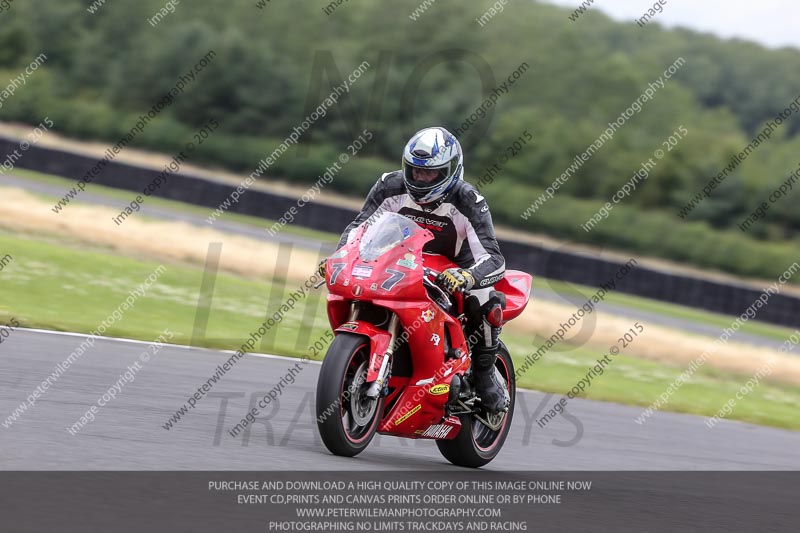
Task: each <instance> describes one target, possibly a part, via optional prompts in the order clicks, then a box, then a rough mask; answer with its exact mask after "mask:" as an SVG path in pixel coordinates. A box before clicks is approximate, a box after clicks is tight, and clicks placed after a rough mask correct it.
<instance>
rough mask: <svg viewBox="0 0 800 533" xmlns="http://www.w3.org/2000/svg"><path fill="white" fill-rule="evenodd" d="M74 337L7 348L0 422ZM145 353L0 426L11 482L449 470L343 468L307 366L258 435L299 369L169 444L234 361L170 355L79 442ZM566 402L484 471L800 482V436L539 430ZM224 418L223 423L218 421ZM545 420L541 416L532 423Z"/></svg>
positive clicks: (0, 465)
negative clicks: (101, 402) (775, 477)
mask: <svg viewBox="0 0 800 533" xmlns="http://www.w3.org/2000/svg"><path fill="white" fill-rule="evenodd" d="M83 339H84V336H82V335H76V334H68V333H67V334H65V333H52V332H40V331H35V330H22V329H18V330H16V331H14V332H13V334H12V336H11V337H9V338H8V339H6V340H5V341H4V342H3V343H2V345H0V422H4V423H7V417H8V416H9V415H10V414H11V413H12V412H13V411H14V410H15V409H16V408H17V407H19V405H20V403H21V402H23V401H25V400H26V398H27V397H28V396H29V395H30V394H32V392H33V390H34V389H35V388H36V386H37V385H39V384H40V383H41V382H42V381H43V380H44V379H45V378H46V377H47V376H48V375H50V373H51V372H52V371H53V369H54V367H55V366H56V364H58V363H59V362H61V361H63V360H64V359H65V358H66V356H67V355H69V354H70V353H71V352H72V351H73V350H74V349H75V348H77V346H78V345H79V344H80V343H81V342H82V340H83ZM147 344H148V343H139V342H135V341H125V340H117V339H98V340H97V341H96V343H95V345H94V347H93V348H90V349H89V350H87V352H86V353H85V354H84V355H83V356H82V357H81V358H80V359H79V360H78V361H77V362H76V363H75V364H74V365H72V366H71V367H70V368H69V369H68V370H67V371H66V372H65V373H64V374H63V375H61V376H60V377H59V378H58V380H57V381H56V383H55V384H54V385H53V386H52V387H50V388H49V389H48V390H46V391H45V394H44V395H43V396H42V397H41V398H40V399H39V400H38V401H37V403H36V404H35V405H34V406H33V407H32V408H29V409H28V410H27V411H26V412H24V413H23V414H22V416H21V417H20V418H19V419H18V420H17V421H15V422H13V423H12V424H11V425H10V426H9V427H4V426H3V425H0V469H2V470H368V471H369V470H371V471H375V470H395V469H402V470H409V469H413V470H441V469H445V470H446V469H452V468H454V467H452V466H451V465H450V464H449V463H447V462H446V461H445V460H444V458H442V457H441V456H440V455H439V452H438V450H437V449H436V446H435V444H434V443H433V442H430V441H407V440H403V439H397V438H393V437H381V436H378V437H376V439H375V440H374V441H373V442H372V444H371V445H370V447H369V448H368V449H367V450H366V451H365V452H364V453H362V454H361V455H360V456H358V457H356V458H352V459H345V458H339V457H334V456H332V455H331V454H330V453H328V451H327V450H326V449H325V448H324V447H323V446H322V443H321V441H320V439H319V436H318V435H317V432H316V427H315V424H314V423H313V422H314V414H313V409H314V390H315V386H316V381H317V375H318V371H319V365H318V364H316V363H308V364H306V365H302V363H301V368H302V371H301V372H300V374H299V375H298V376H297V378H296V381H295V383H294V384H290V385H288V387H287V388H285V389H284V390H283V392H282V394H281V396H280V397H279V401H278V403H275V404H274V405H275V407H274V408H273V409H271V410H270V409H269V408H267V409H266V410H265V413H262V415H261V416H262V418H261V419H260V420H257V422H256V423H255V424H254V425H252V426H250V427H249V428H248V429H249V430H252V431H249V432H248V430H245V432H244V433H243V434H240V435H238V436H237V437H232V436H230V435H229V434H228V430H229V429H231V428H232V427H233V426H234V425H235V424H236V423H238V422H239V420H240V419H241V418H242V417H243V416H244V415H245V414H246V412H247V411H248V409H249V408H250V405H251V402H253V404H254V403H255V402H256V401H257V400H258V399H259V398H261V397H263V395H264V394H266V393H267V392H268V391H269V390H270V389H272V388H273V387H275V385H276V384H277V383H278V382H279V381H280V380H281V378H282V377H283V376H284V375H285V374H286V373H287V371H288V369H289V368H290V367H293V366H294V365H295V363H297V362H298V360H296V359H288V358H283V357H275V356H263V355H261V356H259V355H248V356H247V357H245V358H243V359H242V360H241V361H239V362H238V363H237V365H236V366H235V367H234V368H233V369H231V370H230V371H229V372H228V373H227V374H225V375H224V376H223V377H222V378H221V379H220V380H219V381H217V383H216V384H215V385H214V386H213V388H212V389H211V390H210V392H209V393H208V394H207V395H206V396H205V397H203V398H202V399H201V400H200V401H198V402H197V407H196V408H195V409H193V410H191V411H189V414H188V415H185V416H184V417H183V418H182V419H181V420H180V421H179V422H178V423H177V424H175V425H174V426H173V427H172V428H171V429H170V430H169V431H168V430H166V429H164V428H163V427H162V426H163V425H164V424H165V423H166V422H167V421H168V420H169V418H170V416H171V415H173V414H174V413H175V411H176V410H177V409H178V408H180V407H181V406H182V405H183V403H184V402H186V401H187V398H188V397H189V396H190V395H192V394H193V393H194V392H195V391H196V390H197V389H198V388H199V387H200V386H201V385H203V383H205V382H206V381H207V380H208V379H209V377H211V376H212V375H213V374H214V373H215V372H216V368H217V366H218V365H221V364H222V363H223V362H224V361H226V360H227V359H228V358H229V357H230V354H227V353H222V352H216V351H212V350H205V349H189V348H186V347H180V346H165V347H164V348H163V349H162V350H161V351H160V352H159V353H158V354H157V355H155V356H153V357H152V359H150V360H149V361H148V362H146V363H142V364H141V370H140V371H139V372H138V373H137V374H136V376H135V379H134V381H132V382H130V383H128V384H125V385H124V386H122V388H121V391H120V392H119V394H117V396H116V399H113V400H112V401H111V402H110V403H108V404H107V405H106V406H105V407H102V408H100V409H99V411H98V412H97V414H96V419H95V420H94V421H93V422H90V423H88V424H87V425H86V426H85V427H83V429H81V430H80V431H78V432H77V433H76V434H75V435H71V434H70V433H69V432H68V431H67V428H68V427H70V426H71V425H72V424H74V423H75V422H76V421H78V419H79V418H80V417H81V415H83V414H84V413H85V412H86V411H87V409H89V408H90V406H91V405H93V404H94V405H96V402H97V399H98V398H99V397H100V396H101V395H103V394H104V393H105V392H106V391H107V390H108V389H109V388H111V387H112V386H113V385H114V384H115V383H117V382H118V380H119V379H120V375H121V373H123V372H124V371H125V369H126V367H127V366H128V365H131V364H133V363H134V362H135V361H137V360H139V356H140V354H141V353H142V352H143V351H144V350H145V348H146V347H147ZM555 401H557V398H556V397H551V395H546V394H542V393H539V392H534V391H520V394H519V396H518V400H517V407H516V411H515V415H514V421H513V427H512V430H511V433H510V435H509V438H508V440H507V441H506V444H505V447H504V449H503V451H502V452H501V453H500V455H499V456H498V457H497V458H496V459H495V460H494V461H493V462H492V463H490V464H489V465H488V466H487V467H486V468H485V469H487V470H503V471H511V470H514V471H520V470H526V471H539V470H547V471H551V470H800V433H795V432H790V431H783V430H779V429H773V428H766V427H759V426H753V425H749V424H744V423H740V422H729V421H723V422H721V423H720V424H719V425H717V426H715V427H714V428H713V429H709V428H708V427H706V426H705V424H704V423H703V421H704V419H703V418H701V417H696V416H689V415H681V414H673V413H656V414H654V415H653V416H652V417H651V418H650V419H649V420H648V421H647V422H646V423H644V424H643V425H639V424H637V423H636V422H635V421H634V420H635V419H636V417H637V416H638V415H639V414H640V413H641V412H642V409H641V408H638V407H626V406H621V405H616V404H612V403H603V402H595V401H588V400H577V399H576V400H573V401H572V402H570V404H569V406H568V410H567V412H568V413H569V415H570V416H569V417H558V418H557V419H555V420H553V421H552V422H551V423H549V424H548V425H547V426H546V427H545V428H544V429H540V428H539V427H538V426H537V425H536V423H535V421H534V417H538V416H541V415H542V414H543V413H544V412H545V411H546V410H547V409H549V407H550V406H551V405H552V404H553V403H555ZM222 407H225V409H222ZM537 412H538V415H536V413H537Z"/></svg>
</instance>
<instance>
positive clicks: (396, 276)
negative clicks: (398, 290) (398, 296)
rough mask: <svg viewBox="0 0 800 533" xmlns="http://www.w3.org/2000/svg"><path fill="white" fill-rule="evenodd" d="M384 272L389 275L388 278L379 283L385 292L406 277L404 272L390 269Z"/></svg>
mask: <svg viewBox="0 0 800 533" xmlns="http://www.w3.org/2000/svg"><path fill="white" fill-rule="evenodd" d="M386 272H387V273H388V274H389V277H388V278H386V281H384V282H383V283H381V289H383V290H385V291H390V290H392V289H393V288H394V286H395V285H397V284H398V283H400V280H401V279H403V278H404V277H406V274H405V272H400V271H399V270H393V269H391V268H387V269H386Z"/></svg>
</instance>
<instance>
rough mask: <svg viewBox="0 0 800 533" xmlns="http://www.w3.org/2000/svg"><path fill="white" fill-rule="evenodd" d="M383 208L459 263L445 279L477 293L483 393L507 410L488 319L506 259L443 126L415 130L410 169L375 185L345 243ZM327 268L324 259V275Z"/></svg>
mask: <svg viewBox="0 0 800 533" xmlns="http://www.w3.org/2000/svg"><path fill="white" fill-rule="evenodd" d="M379 210H380V212H396V213H399V214H401V215H404V216H406V217H408V218H410V219H411V220H414V221H415V222H416V223H417V224H419V225H420V226H421V227H423V228H426V229H428V230H430V231H431V233H433V235H434V239H433V240H431V241H429V242H428V243H427V244H426V245H425V248H424V252H427V253H436V254H441V255H444V256H446V257H448V258H450V259H451V260H452V261H453V262H454V263H456V264H457V265H458V267H457V268H448V269H447V270H445V271H444V272H443V273H442V274H441V275H440V276H439V277H438V278H437V283H438V284H439V285H441V286H442V287H443V288H445V289H446V290H447V291H448V292H450V293H451V294H452V293H454V292H456V291H459V290H469V291H470V295H471V296H475V298H476V299H477V304H479V305H480V308H478V307H477V305H473V306H472V308H473V309H474V312H473V313H471V318H469V319H468V322H467V327H466V330H467V331H466V335H467V337H468V338H470V339H473V340H475V341H476V342H474V343H471V345H472V368H473V375H474V378H475V384H476V388H477V392H478V396H479V397H480V398H481V403H482V404H483V406H484V407H485V408H486V410H487V411H489V412H490V413H498V412H502V411H505V410H507V409H508V405H509V398H508V393H507V391H506V390H505V389H504V388H503V387H502V385H501V384H500V383H499V382H498V380H497V377H496V375H495V372H494V364H495V361H496V359H497V355H498V348H499V335H500V328H499V327H495V326H493V325H492V324H491V323H490V322H489V321H488V320H487V316H486V315H487V313H488V311H489V309H490V305H491V304H492V303H493V302H496V301H497V300H496V298H490V297H491V295H492V286H493V285H494V284H495V283H497V282H498V281H500V280H501V279H502V278H503V276H504V274H505V259H504V258H503V255H502V254H501V253H500V247H499V245H498V243H497V238H496V237H495V233H494V226H493V224H492V217H491V215H490V214H489V206H488V205H487V204H486V200H485V199H484V197H483V196H481V195H480V194H479V193H478V191H477V190H476V189H475V187H473V186H472V185H470V184H469V183H467V182H466V181H464V157H463V153H462V151H461V145H460V144H459V142H458V140H457V139H456V137H455V136H454V135H453V134H451V133H450V132H449V131H447V130H446V129H444V128H440V127H433V128H425V129H423V130H420V131H418V132H417V133H415V134H414V136H413V137H411V139H410V140H409V141H408V143H407V144H406V146H405V149H404V150H403V160H402V169H401V170H397V171H394V172H388V173H385V174H383V176H381V178H380V179H379V180H378V181H377V182H376V183H375V185H374V186H373V187H372V190H371V191H370V192H369V195H368V196H367V199H366V201H365V202H364V206H363V207H362V209H361V212H360V213H359V214H358V216H357V217H356V219H355V220H354V221H353V222H351V223H350V224H349V225H348V226H347V228H346V229H345V231H344V233H343V234H342V237H341V239H340V240H339V245H338V247H339V248H341V247H342V246H343V245H344V244H346V243H347V241H348V240H349V238H351V237H352V236H353V235H354V234H355V229H356V228H357V227H358V226H359V225H360V224H361V223H363V222H364V221H365V220H367V219H368V218H370V217H371V216H373V214H375V213H376V212H378V211H379ZM324 269H325V262H324V261H323V262H322V263H321V264H320V273H321V274H322V275H323V276H324ZM490 300H491V301H490ZM472 303H475V300H473V302H472ZM468 316H470V313H468Z"/></svg>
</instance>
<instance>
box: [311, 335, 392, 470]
mask: <svg viewBox="0 0 800 533" xmlns="http://www.w3.org/2000/svg"><path fill="white" fill-rule="evenodd" d="M369 354H370V349H369V339H367V338H365V337H363V336H361V335H354V334H351V333H339V334H338V335H337V336H336V338H335V339H334V340H333V342H332V343H331V345H330V347H329V348H328V353H327V354H326V355H325V359H324V360H323V362H322V368H321V369H320V372H319V378H318V380H317V409H316V411H317V429H319V434H320V436H321V437H322V442H323V443H324V444H325V447H326V448H328V450H330V452H331V453H333V454H334V455H340V456H343V457H353V456H355V455H358V454H359V453H361V452H362V451H364V448H366V447H367V445H368V444H369V443H370V441H371V440H372V438H373V437H374V436H375V431H376V430H377V428H378V422H379V421H380V418H381V415H382V413H383V396H380V397H378V399H375V400H371V399H369V398H367V397H366V396H365V395H364V393H365V392H366V389H367V385H366V384H365V383H364V380H365V379H366V377H367V375H366V373H367V367H368V366H369ZM350 391H352V392H350Z"/></svg>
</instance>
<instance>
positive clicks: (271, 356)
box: [15, 328, 322, 365]
mask: <svg viewBox="0 0 800 533" xmlns="http://www.w3.org/2000/svg"><path fill="white" fill-rule="evenodd" d="M15 329H18V330H20V331H32V332H34V333H45V334H47V335H61V336H64V337H81V338H86V337H90V335H88V334H86V333H73V332H71V331H53V330H50V329H36V328H15ZM95 338H96V339H101V340H107V341H115V342H127V343H130V344H145V345H148V346H149V345H151V344H153V342H152V341H150V342H148V341H140V340H136V339H124V338H121V337H103V336H99V335H98V336H96V337H95ZM162 344H163V345H164V346H170V347H172V348H183V349H185V350H204V351H207V352H215V353H229V354H234V353H236V352H235V351H234V350H215V349H213V348H202V347H196V346H186V345H185V344H170V343H168V342H164V343H162ZM245 355H247V356H250V357H264V358H266V359H283V360H286V361H297V360H298V359H300V358H299V357H287V356H285V355H275V354H269V353H253V352H245ZM304 361H306V362H308V363H314V364H317V365H321V364H322V361H313V360H311V359H305V360H304Z"/></svg>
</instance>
